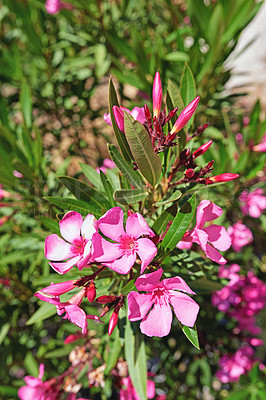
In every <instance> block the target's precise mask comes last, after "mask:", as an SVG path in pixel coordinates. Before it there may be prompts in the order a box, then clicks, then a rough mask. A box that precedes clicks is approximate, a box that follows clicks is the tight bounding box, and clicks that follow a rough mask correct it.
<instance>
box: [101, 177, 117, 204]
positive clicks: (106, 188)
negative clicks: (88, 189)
mask: <svg viewBox="0 0 266 400" xmlns="http://www.w3.org/2000/svg"><path fill="white" fill-rule="evenodd" d="M100 177H101V181H102V184H103V189H104V192H105V194H106V196H107V198H108V200H109V203H110V205H111V207H115V206H116V202H115V200H114V198H113V192H114V190H113V188H112V185H111V183H110V181H109V180H108V179H107V178H106V176H105V174H104V173H103V172H102V171H101V170H100Z"/></svg>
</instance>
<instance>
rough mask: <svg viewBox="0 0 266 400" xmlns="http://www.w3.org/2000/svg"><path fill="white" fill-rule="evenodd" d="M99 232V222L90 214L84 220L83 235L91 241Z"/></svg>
mask: <svg viewBox="0 0 266 400" xmlns="http://www.w3.org/2000/svg"><path fill="white" fill-rule="evenodd" d="M97 230H98V221H97V219H96V218H95V217H94V215H92V214H88V215H87V217H86V218H85V219H84V222H83V224H82V226H81V235H82V236H84V238H85V239H86V240H90V239H91V238H92V236H93V234H94V233H95V232H97Z"/></svg>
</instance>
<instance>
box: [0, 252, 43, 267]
mask: <svg viewBox="0 0 266 400" xmlns="http://www.w3.org/2000/svg"><path fill="white" fill-rule="evenodd" d="M36 253H37V251H36V250H20V251H16V252H10V253H9V254H6V255H2V256H1V257H0V265H4V264H13V263H16V262H21V260H23V261H25V260H28V259H29V258H31V257H36Z"/></svg>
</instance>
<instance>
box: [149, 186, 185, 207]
mask: <svg viewBox="0 0 266 400" xmlns="http://www.w3.org/2000/svg"><path fill="white" fill-rule="evenodd" d="M181 196H182V193H181V192H180V190H176V191H175V192H174V193H172V194H171V196H169V197H168V198H164V199H163V200H161V201H157V203H155V205H156V207H160V206H162V205H164V204H167V203H171V202H173V201H176V200H178V199H179V197H181Z"/></svg>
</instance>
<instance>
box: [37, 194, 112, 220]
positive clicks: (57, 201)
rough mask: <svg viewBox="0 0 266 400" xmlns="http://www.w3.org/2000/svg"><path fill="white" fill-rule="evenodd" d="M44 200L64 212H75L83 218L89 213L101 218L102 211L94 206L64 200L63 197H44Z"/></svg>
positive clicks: (72, 200) (83, 202) (74, 200)
mask: <svg viewBox="0 0 266 400" xmlns="http://www.w3.org/2000/svg"><path fill="white" fill-rule="evenodd" d="M45 200H47V201H49V203H51V204H53V205H55V206H56V207H59V208H62V210H64V212H67V211H77V212H79V213H80V214H81V215H83V216H86V215H87V214H90V213H91V214H93V215H94V216H95V217H96V218H100V217H101V216H102V210H101V209H100V208H99V207H95V204H91V203H89V202H86V201H82V200H76V199H65V198H63V197H56V196H47V197H45ZM103 211H105V210H103Z"/></svg>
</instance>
